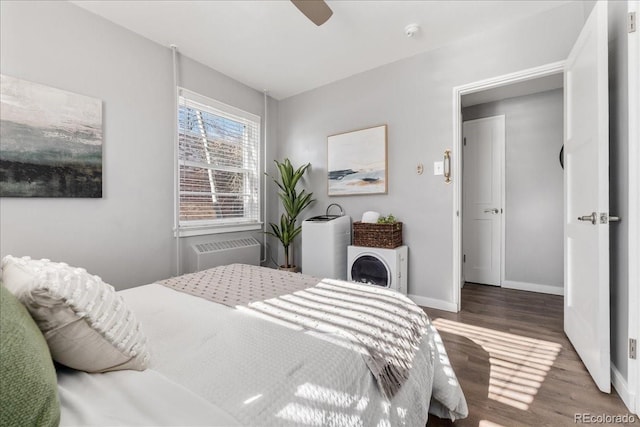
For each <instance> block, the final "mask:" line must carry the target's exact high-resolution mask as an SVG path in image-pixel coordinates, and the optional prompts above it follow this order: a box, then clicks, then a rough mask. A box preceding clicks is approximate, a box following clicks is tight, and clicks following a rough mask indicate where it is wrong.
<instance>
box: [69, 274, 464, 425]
mask: <svg viewBox="0 0 640 427" xmlns="http://www.w3.org/2000/svg"><path fill="white" fill-rule="evenodd" d="M121 294H122V295H123V297H124V299H125V301H126V303H127V305H128V306H129V307H130V308H131V309H132V311H133V312H135V314H136V316H137V318H138V319H139V320H140V322H141V324H142V327H143V330H144V332H145V334H146V335H147V337H148V340H149V345H150V349H151V364H150V368H151V371H149V375H147V377H148V378H146V379H145V380H146V381H148V383H146V385H144V384H143V385H140V384H138V383H137V382H136V381H134V379H133V377H130V378H123V379H119V378H118V379H116V378H115V377H114V376H112V375H107V374H103V375H102V376H100V377H96V376H94V375H89V374H81V373H76V374H78V376H90V377H91V380H88V379H87V380H78V381H80V383H79V384H81V382H82V381H85V382H86V383H87V384H89V383H91V384H90V385H89V386H87V387H86V388H83V387H80V386H78V388H77V389H76V390H78V389H79V390H83V389H84V390H85V393H86V394H91V393H94V392H95V393H96V394H98V393H99V398H97V399H96V402H95V403H96V405H97V408H96V411H94V413H93V416H96V418H95V419H93V418H92V419H89V418H88V416H87V417H85V418H81V419H80V418H73V417H72V415H71V414H73V413H74V411H75V409H74V406H75V405H74V403H75V402H74V401H73V399H71V398H66V397H65V395H69V393H71V391H69V390H67V389H65V387H68V384H70V383H72V382H73V381H75V379H74V380H70V379H64V380H63V381H62V383H61V385H60V387H61V388H60V390H61V397H62V406H63V408H62V412H63V418H62V424H63V425H73V424H74V422H75V423H76V424H82V425H115V424H121V425H132V424H134V423H135V420H138V419H140V420H143V418H142V417H144V416H145V415H148V416H150V417H152V416H153V417H155V416H159V418H158V419H161V420H165V421H164V422H162V423H160V422H158V421H154V420H153V419H152V418H149V419H148V420H147V421H144V420H143V421H141V422H140V424H145V423H146V424H147V425H171V424H175V425H202V424H203V422H202V420H205V422H204V424H210V425H216V423H219V422H221V423H222V424H223V425H238V424H239V425H264V426H269V425H273V426H294V425H295V426H300V425H308V426H315V425H318V426H320V425H329V426H330V425H336V426H337V425H340V426H402V425H407V426H424V425H425V423H426V420H427V410H428V409H429V401H430V399H431V397H432V395H433V398H434V399H433V400H434V401H433V402H432V404H431V408H430V409H431V412H432V413H435V414H437V415H439V416H447V417H451V418H460V417H463V416H466V412H467V408H466V403H465V401H464V397H463V395H462V392H461V390H460V388H459V386H458V383H457V380H456V378H455V375H454V374H453V371H452V370H451V368H450V366H449V365H448V359H447V357H446V354H445V353H444V347H443V346H442V342H441V340H440V337H439V335H438V334H437V332H436V331H435V328H433V326H431V325H430V329H429V332H428V334H427V336H426V337H425V339H424V340H423V342H422V344H421V350H422V351H420V352H418V353H417V354H416V356H415V359H414V369H412V371H411V375H410V377H409V379H408V381H407V382H406V383H405V384H404V386H403V387H402V389H401V390H400V391H399V392H398V393H397V394H396V395H395V397H394V398H393V399H392V401H391V402H390V403H388V402H387V401H386V399H384V398H383V397H382V395H381V394H380V392H379V390H378V388H377V386H376V383H375V380H374V379H373V376H372V375H371V374H370V372H369V371H368V369H367V366H366V365H365V363H363V360H362V357H361V355H360V354H359V353H357V352H355V351H353V350H350V349H349V348H347V347H346V346H341V345H336V344H335V343H332V342H330V340H332V339H333V338H334V337H327V338H329V340H323V339H318V338H317V337H315V336H311V335H309V334H306V333H301V332H300V331H297V330H293V329H289V328H286V327H284V326H281V325H278V324H275V323H272V322H268V321H265V320H263V319H260V318H258V317H256V316H254V315H252V314H250V313H248V312H244V311H241V310H234V309H231V308H229V307H226V306H223V305H219V304H215V303H212V302H210V301H206V300H204V299H201V298H197V297H194V296H191V295H188V294H185V293H181V292H176V291H174V290H172V289H169V288H167V287H164V286H161V285H146V286H142V287H139V288H133V289H129V290H126V291H122V292H121ZM118 373H119V372H118ZM127 373H130V374H134V372H128V371H125V372H122V374H123V375H124V376H126V374H127ZM113 374H116V373H113ZM135 374H138V375H140V374H141V373H135ZM142 374H144V373H142ZM70 375H73V374H70ZM118 381H122V382H121V383H120V384H118V383H117V382H118ZM134 382H136V384H134ZM163 382H164V384H162V383H163ZM109 387H113V388H118V389H119V390H123V389H127V390H131V394H132V395H135V398H133V396H132V398H131V399H128V398H126V397H123V396H121V395H118V393H110V394H107V393H102V392H101V390H106V389H108V388H109ZM136 387H138V388H136ZM94 390H95V391H94ZM136 390H140V391H136ZM143 390H146V392H145V391H143ZM159 390H162V391H161V392H159ZM194 395H195V396H194ZM71 396H73V394H71ZM147 399H148V400H147ZM163 399H165V400H166V402H165V403H164V404H163V403H162V401H163ZM190 399H191V400H190ZM186 401H189V404H187V403H185V402H186ZM145 402H146V403H145ZM128 406H132V407H131V408H129V407H128ZM136 408H144V409H136ZM149 408H155V409H152V410H150V411H149ZM447 408H448V409H447ZM98 409H101V412H103V413H109V414H112V415H113V416H114V417H115V418H113V417H111V418H104V417H101V416H98V414H97V413H96V412H98ZM147 412H150V413H149V414H147ZM168 414H170V416H169V415H168ZM133 416H135V418H130V417H133ZM225 423H226V424H225Z"/></svg>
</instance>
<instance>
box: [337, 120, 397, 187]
mask: <svg viewBox="0 0 640 427" xmlns="http://www.w3.org/2000/svg"><path fill="white" fill-rule="evenodd" d="M327 170H328V177H327V178H328V185H327V188H328V194H329V196H351V195H365V194H386V193H387V175H388V174H387V125H382V126H375V127H371V128H366V129H360V130H355V131H352V132H346V133H341V134H337V135H331V136H330V137H329V138H328V140H327Z"/></svg>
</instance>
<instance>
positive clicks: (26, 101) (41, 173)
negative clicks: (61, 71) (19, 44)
mask: <svg viewBox="0 0 640 427" xmlns="http://www.w3.org/2000/svg"><path fill="white" fill-rule="evenodd" d="M0 134H1V135H2V150H0V197H47V198H49V197H62V198H76V197H77V198H102V145H103V132H102V100H101V99H97V98H93V97H89V96H85V95H80V94H77V93H73V92H68V91H66V90H62V89H57V88H54V87H51V86H46V85H43V84H40V83H34V82H30V81H27V80H22V79H19V78H16V77H12V76H8V75H4V74H1V75H0Z"/></svg>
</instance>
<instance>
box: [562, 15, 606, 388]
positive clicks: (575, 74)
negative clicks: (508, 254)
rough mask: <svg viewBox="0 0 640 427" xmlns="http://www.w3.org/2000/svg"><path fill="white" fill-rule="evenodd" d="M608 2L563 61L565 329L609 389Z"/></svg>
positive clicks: (598, 381)
mask: <svg viewBox="0 0 640 427" xmlns="http://www.w3.org/2000/svg"><path fill="white" fill-rule="evenodd" d="M607 54H608V53H607V4H606V2H598V3H597V4H596V5H595V7H594V9H593V11H592V13H591V15H590V16H589V18H588V20H587V22H586V24H585V26H584V28H583V29H582V32H581V33H580V36H579V37H578V40H577V41H576V44H575V45H574V47H573V49H572V50H571V53H570V55H569V58H568V59H567V62H566V65H565V81H564V95H565V97H564V99H565V101H564V102H565V145H564V155H565V161H564V165H565V181H564V185H565V187H564V194H565V227H564V251H565V256H564V330H565V332H566V334H567V336H568V337H569V340H571V343H572V344H573V346H574V347H575V349H576V351H577V352H578V355H579V356H580V358H581V359H582V361H583V362H584V364H585V366H586V367H587V369H588V370H589V373H590V374H591V376H592V377H593V379H594V381H595V382H596V384H597V385H598V388H600V390H602V391H604V392H610V391H611V378H610V360H611V358H610V349H609V224H608V220H607V219H608V214H609V114H608V86H607V82H608V78H607Z"/></svg>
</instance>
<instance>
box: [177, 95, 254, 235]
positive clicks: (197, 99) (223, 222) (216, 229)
mask: <svg viewBox="0 0 640 427" xmlns="http://www.w3.org/2000/svg"><path fill="white" fill-rule="evenodd" d="M183 99H185V100H186V102H185V101H183ZM176 102H177V103H176V106H175V108H176V109H175V114H176V128H175V129H176V130H175V131H176V136H175V140H174V150H175V159H174V182H175V194H174V210H175V213H174V215H175V217H176V218H175V225H174V235H175V236H177V237H188V236H198V235H205V234H217V233H231V232H238V231H253V230H260V229H262V227H263V224H264V222H263V221H262V220H261V202H262V200H261V199H262V186H263V185H264V182H263V179H262V172H263V171H262V170H261V156H262V144H261V142H262V141H261V138H262V119H261V117H260V116H258V115H255V114H252V113H250V112H248V111H245V110H242V109H240V108H237V107H234V106H232V105H228V104H225V103H223V102H220V101H218V100H215V99H213V98H209V97H207V96H204V95H201V94H199V93H196V92H194V91H191V90H189V89H185V88H183V87H180V86H178V87H177V93H176ZM189 102H193V103H197V104H200V106H202V107H203V108H200V109H199V111H203V112H207V113H209V114H213V115H215V116H218V117H223V118H225V119H229V120H233V121H238V119H241V120H246V121H248V122H253V124H254V125H255V127H253V126H247V128H246V131H247V132H249V136H248V137H247V138H248V139H249V140H251V139H252V138H254V137H255V152H254V155H255V159H256V161H255V179H256V181H257V184H258V185H257V188H256V191H255V194H254V193H252V192H251V191H250V190H249V191H248V193H250V194H251V197H253V198H254V200H255V202H254V203H255V206H256V207H257V211H256V212H257V215H256V217H255V220H253V219H251V218H247V217H246V216H243V217H242V218H221V219H204V220H191V221H186V222H185V221H184V220H181V219H180V216H181V190H180V188H181V176H180V167H181V166H182V165H185V164H186V165H190V166H195V165H194V164H190V162H189V161H184V160H181V159H180V157H181V152H180V140H181V137H182V135H183V133H184V131H183V130H182V129H181V128H180V123H179V115H180V108H181V107H184V106H185V105H187V104H188V103H189ZM253 132H256V133H257V135H255V136H253V135H251V133H253ZM231 169H233V168H231ZM240 169H246V168H240ZM245 185H247V184H246V182H245ZM175 227H177V229H176V228H175Z"/></svg>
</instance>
